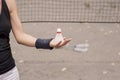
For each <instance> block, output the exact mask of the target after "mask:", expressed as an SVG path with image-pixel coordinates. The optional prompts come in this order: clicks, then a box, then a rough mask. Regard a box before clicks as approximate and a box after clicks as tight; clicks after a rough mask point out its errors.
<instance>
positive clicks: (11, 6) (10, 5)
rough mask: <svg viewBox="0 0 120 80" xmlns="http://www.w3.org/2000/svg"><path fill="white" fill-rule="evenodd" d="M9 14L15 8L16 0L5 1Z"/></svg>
mask: <svg viewBox="0 0 120 80" xmlns="http://www.w3.org/2000/svg"><path fill="white" fill-rule="evenodd" d="M5 1H6V4H7V6H8V9H9V11H10V12H12V11H13V10H14V8H16V0H5Z"/></svg>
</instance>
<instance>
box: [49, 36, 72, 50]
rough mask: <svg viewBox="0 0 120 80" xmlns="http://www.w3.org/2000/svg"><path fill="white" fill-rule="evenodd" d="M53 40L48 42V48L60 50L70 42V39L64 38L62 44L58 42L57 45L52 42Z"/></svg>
mask: <svg viewBox="0 0 120 80" xmlns="http://www.w3.org/2000/svg"><path fill="white" fill-rule="evenodd" d="M54 40H55V39H53V40H52V41H51V42H50V46H51V47H53V48H60V47H62V46H64V45H66V44H67V43H69V42H70V41H71V39H67V38H64V42H62V41H60V42H58V43H57V44H56V43H55V42H54Z"/></svg>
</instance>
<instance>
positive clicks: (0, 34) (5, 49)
mask: <svg viewBox="0 0 120 80" xmlns="http://www.w3.org/2000/svg"><path fill="white" fill-rule="evenodd" d="M1 1H2V10H1V14H0V74H3V73H6V72H8V71H9V70H11V69H12V68H14V67H15V61H14V59H13V56H12V53H11V48H10V43H9V41H10V39H9V33H10V31H11V22H10V13H9V10H8V6H7V4H6V2H5V0H1Z"/></svg>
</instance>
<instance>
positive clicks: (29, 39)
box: [6, 0, 71, 48]
mask: <svg viewBox="0 0 120 80" xmlns="http://www.w3.org/2000/svg"><path fill="white" fill-rule="evenodd" d="M6 3H7V6H8V9H9V12H10V19H11V24H12V32H13V34H14V36H15V39H16V41H17V42H18V43H19V44H23V45H26V46H30V47H35V42H36V40H37V39H36V38H35V37H33V36H31V35H29V34H26V33H25V32H24V30H23V28H22V23H21V21H20V18H19V16H18V10H17V4H16V3H17V2H16V0H6ZM53 40H54V39H53ZM53 40H52V41H51V42H50V46H51V47H55V48H59V47H62V46H64V45H66V44H67V43H68V42H70V41H71V39H67V38H64V42H63V43H61V41H60V42H59V43H58V44H55V43H54V41H53Z"/></svg>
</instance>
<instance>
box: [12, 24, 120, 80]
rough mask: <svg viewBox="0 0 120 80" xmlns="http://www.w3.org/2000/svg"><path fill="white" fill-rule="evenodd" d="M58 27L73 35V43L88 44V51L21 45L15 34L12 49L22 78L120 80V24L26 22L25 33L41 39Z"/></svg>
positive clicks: (29, 79)
mask: <svg viewBox="0 0 120 80" xmlns="http://www.w3.org/2000/svg"><path fill="white" fill-rule="evenodd" d="M58 27H60V28H61V29H62V32H63V35H64V36H66V37H70V38H72V41H71V42H70V43H69V45H76V44H79V43H88V44H89V45H90V47H89V48H88V51H87V52H76V51H74V50H72V49H66V48H61V49H54V50H42V49H39V50H37V49H35V48H32V47H27V46H23V45H19V44H17V43H16V41H15V39H14V37H13V35H12V34H11V46H12V52H13V56H14V58H15V60H16V64H17V67H18V70H19V73H20V78H21V80H120V24H118V23H114V24H112V23H24V24H23V28H24V30H25V32H26V33H29V34H30V35H33V36H35V37H37V38H38V37H40V38H51V37H54V36H55V33H56V29H57V28H58Z"/></svg>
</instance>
